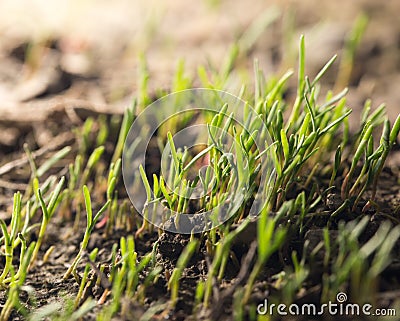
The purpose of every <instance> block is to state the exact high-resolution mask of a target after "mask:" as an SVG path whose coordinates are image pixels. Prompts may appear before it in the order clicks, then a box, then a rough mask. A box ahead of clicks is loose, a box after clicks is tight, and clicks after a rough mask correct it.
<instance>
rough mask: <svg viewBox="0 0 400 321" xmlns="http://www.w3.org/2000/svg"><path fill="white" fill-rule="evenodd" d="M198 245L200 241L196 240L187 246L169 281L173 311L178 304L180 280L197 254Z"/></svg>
mask: <svg viewBox="0 0 400 321" xmlns="http://www.w3.org/2000/svg"><path fill="white" fill-rule="evenodd" d="M197 245H198V241H197V240H196V239H193V240H191V241H190V242H189V244H188V245H186V247H185V248H184V250H183V252H182V254H181V255H180V257H179V259H178V262H177V263H176V267H175V269H174V271H173V272H172V275H171V278H170V279H169V281H168V289H169V290H171V305H170V308H171V309H173V308H174V307H175V305H176V303H177V302H178V291H179V279H180V278H181V277H182V273H183V271H184V269H185V268H186V266H187V264H188V263H189V260H190V258H191V257H192V256H193V254H194V253H195V251H196V248H197Z"/></svg>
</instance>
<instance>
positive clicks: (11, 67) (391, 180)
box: [0, 0, 400, 320]
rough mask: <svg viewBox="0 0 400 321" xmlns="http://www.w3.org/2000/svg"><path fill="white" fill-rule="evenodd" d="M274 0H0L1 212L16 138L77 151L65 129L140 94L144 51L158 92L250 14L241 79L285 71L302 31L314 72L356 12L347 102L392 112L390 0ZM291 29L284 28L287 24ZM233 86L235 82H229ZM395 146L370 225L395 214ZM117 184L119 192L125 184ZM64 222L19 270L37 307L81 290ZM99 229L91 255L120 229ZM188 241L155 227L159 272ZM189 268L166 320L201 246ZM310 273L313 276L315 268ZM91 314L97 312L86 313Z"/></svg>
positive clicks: (23, 180) (393, 9)
mask: <svg viewBox="0 0 400 321" xmlns="http://www.w3.org/2000/svg"><path fill="white" fill-rule="evenodd" d="M272 2H276V4H271V3H272ZM272 2H270V4H268V5H266V4H265V1H258V0H257V1H251V3H250V4H249V2H248V1H212V0H210V1H181V0H174V1H168V2H163V3H160V2H159V1H155V0H154V1H141V0H140V1H135V2H134V3H132V1H128V0H119V1H113V2H106V1H101V2H95V1H78V0H77V1H67V0H65V1H58V2H48V1H11V0H3V1H2V2H1V3H0V217H1V218H3V219H5V220H7V219H9V217H10V206H12V195H13V193H14V192H15V191H16V190H24V189H25V188H26V187H27V186H26V184H27V182H28V179H29V177H30V168H29V164H28V161H27V159H26V156H25V155H24V152H23V144H24V143H27V144H28V145H29V147H30V149H31V150H33V151H38V152H37V153H38V154H39V155H38V158H37V161H38V163H41V162H43V161H44V160H45V159H46V158H48V157H49V155H50V154H51V153H52V151H55V150H59V149H60V148H62V147H63V146H66V145H72V146H74V147H73V148H74V150H75V151H76V149H77V147H76V146H77V141H76V139H75V135H73V134H72V133H71V131H72V129H73V128H79V126H80V125H81V124H82V122H83V121H84V120H85V119H86V118H87V117H88V116H98V115H100V114H106V115H108V116H107V117H108V119H110V118H111V116H110V115H111V114H114V113H115V114H121V113H122V112H123V110H124V108H125V107H126V105H127V104H129V102H130V100H131V97H132V95H135V94H136V93H137V92H138V90H139V83H138V79H139V76H138V74H139V73H140V59H141V58H140V57H141V54H143V55H144V57H145V59H146V61H147V64H148V67H149V71H150V81H149V88H150V91H151V92H153V93H154V94H155V95H156V94H157V92H156V90H159V89H166V90H168V88H170V84H171V81H172V75H173V74H174V72H175V70H176V66H177V63H178V60H179V59H184V60H185V66H186V70H187V73H188V74H191V75H195V73H196V70H197V66H198V65H199V64H206V63H209V64H210V66H219V64H220V62H221V60H222V59H223V57H225V56H226V55H227V52H228V50H229V48H230V46H231V44H232V42H233V41H234V40H236V39H240V38H241V36H242V35H243V33H244V31H245V30H247V28H248V27H249V26H250V25H251V23H252V21H254V20H255V19H257V18H259V17H260V15H263V14H265V13H264V12H267V13H266V14H269V15H271V17H272V18H273V21H272V22H271V23H270V25H269V26H268V27H267V28H266V29H265V31H263V32H261V33H260V35H259V37H258V38H257V40H256V41H255V42H254V44H253V43H252V44H251V47H250V48H248V51H247V52H246V53H244V54H242V56H241V57H240V59H239V60H238V62H237V65H236V66H235V69H236V72H237V81H238V82H241V81H250V80H249V79H251V77H249V76H248V75H247V74H246V71H248V70H251V68H252V61H253V59H254V58H258V59H259V61H260V66H261V67H262V68H263V70H265V71H266V73H267V74H268V73H269V72H271V73H272V72H274V73H278V74H282V73H283V72H284V71H285V70H286V68H288V67H290V66H294V65H295V64H296V52H297V43H298V42H297V39H298V35H300V34H305V36H306V44H307V72H308V73H309V74H310V75H315V73H316V72H317V71H318V70H319V69H320V68H321V66H323V64H324V63H325V62H326V61H327V60H328V59H329V58H330V57H331V56H332V55H333V54H335V53H339V54H340V53H341V49H342V47H343V43H344V39H345V38H346V35H348V34H349V31H350V30H351V27H352V24H353V23H354V20H355V18H356V17H357V16H358V14H360V13H361V12H365V13H366V14H367V15H368V16H369V17H370V22H369V24H368V27H367V31H366V33H365V35H364V38H363V40H362V42H361V44H360V46H359V48H358V50H357V53H356V58H355V63H354V68H353V72H352V75H351V78H350V88H351V90H350V93H349V105H350V107H352V108H353V109H354V110H355V111H359V110H361V107H362V105H363V103H364V101H365V99H366V98H372V100H373V106H377V105H379V104H380V103H382V102H386V104H387V106H388V108H387V110H388V115H389V118H390V119H392V120H394V119H395V118H396V116H397V115H398V114H399V110H400V107H399V106H400V91H399V89H398V86H399V85H398V84H399V83H400V23H399V20H398V12H400V2H399V1H396V0H387V1H384V2H378V1H373V0H369V1H367V0H358V1H351V2H350V1H331V2H321V1H311V0H307V1H272ZM167 3H168V4H167ZM290 28H293V32H290V31H287V30H290ZM333 69H334V72H335V71H337V69H338V66H337V65H334V68H333ZM329 82H330V79H329V77H328V79H327V84H329V85H332V83H329ZM195 85H196V83H195ZM197 85H198V84H197ZM231 86H232V88H235V83H232V84H231ZM352 117H353V118H352V122H354V123H357V122H358V114H357V112H356V113H355V114H354V115H352ZM116 135H117V133H111V135H110V137H109V139H108V142H107V145H106V149H107V150H106V154H107V157H111V154H112V150H113V142H115V138H116ZM398 155H399V151H398V150H397V151H395V153H394V154H393V155H392V157H391V158H390V159H389V162H388V165H389V167H390V168H391V169H387V171H386V172H385V173H384V175H383V178H382V180H381V188H380V192H379V197H378V198H379V201H380V203H381V204H382V212H381V213H380V214H379V215H376V216H375V217H374V220H373V221H372V222H371V227H370V233H371V235H372V234H373V231H375V230H376V229H377V226H378V225H379V224H378V223H379V222H380V220H382V218H383V217H384V215H391V214H393V212H394V211H397V213H396V215H397V216H396V215H395V217H396V218H395V220H397V221H398V219H399V215H400V211H399V210H398V209H399V206H400V189H399V170H398V169H399V164H400V161H399V159H400V157H399V156H398ZM72 161H73V159H72V156H71V158H69V159H66V160H65V161H63V162H64V163H63V164H60V168H59V171H58V172H57V171H56V173H57V174H63V173H64V174H65V171H66V169H65V165H66V164H68V163H69V162H72ZM10 162H11V164H10ZM9 164H10V166H9ZM120 189H121V193H123V186H120ZM326 206H328V205H326ZM326 209H329V207H327V208H326ZM320 220H321V219H318V220H316V221H315V222H312V224H311V225H312V226H313V230H311V232H310V233H309V234H307V235H306V238H309V239H310V240H311V242H312V240H313V238H316V240H317V241H319V240H320V239H321V235H319V233H320V232H319V231H320V228H321V227H322V226H324V225H325V224H326V222H325V221H324V220H323V219H322V221H320ZM72 224H73V222H72V221H71V222H70V223H67V224H66V223H61V222H57V221H55V222H53V223H52V225H51V226H50V228H49V234H48V237H47V239H46V242H45V244H44V246H43V248H42V251H41V254H40V255H43V253H45V251H46V250H47V249H48V248H49V247H50V246H52V245H54V246H55V249H54V251H53V252H52V254H51V255H50V258H49V260H48V262H45V263H39V264H38V265H37V266H36V267H35V268H34V270H33V271H32V273H31V274H30V276H29V277H28V281H27V284H29V285H31V286H33V288H34V289H35V295H36V300H37V305H38V306H41V305H43V304H45V303H49V302H52V301H60V298H63V297H65V296H68V295H70V294H75V293H76V292H77V291H78V287H79V285H78V283H77V282H76V281H75V280H74V279H69V280H67V281H61V277H62V275H63V274H64V273H65V270H66V268H67V266H68V264H70V263H71V261H72V259H73V257H74V256H75V255H76V252H77V248H78V247H79V242H80V241H81V235H82V233H83V230H84V223H81V224H78V225H79V226H78V227H77V229H76V231H77V232H78V233H71V227H72ZM313 231H314V232H313ZM103 233H104V229H102V228H99V229H97V230H96V231H95V233H94V234H93V236H92V239H91V243H90V244H89V249H92V248H94V247H96V246H100V245H101V247H102V248H104V249H106V250H105V251H104V253H101V255H100V258H101V260H103V261H104V262H109V259H110V258H109V256H110V249H111V246H112V244H114V243H116V242H118V240H119V237H120V236H121V235H122V233H123V232H121V234H118V233H115V234H113V235H112V236H108V237H107V239H104V238H103V237H102V235H103ZM132 233H133V232H132ZM157 239H158V235H157V233H154V234H146V235H145V236H144V238H143V239H142V240H141V241H138V242H137V245H136V246H137V251H138V253H139V255H144V254H146V253H147V252H148V251H149V249H151V247H152V244H153V242H154V241H156V240H157ZM244 239H245V236H244ZM302 242H304V239H300V240H298V239H296V236H295V235H294V236H293V241H292V243H291V244H290V249H287V253H284V255H287V257H283V258H280V259H281V260H283V261H285V260H286V259H288V257H290V251H291V250H293V249H296V248H298V249H299V250H301V243H302ZM186 243H187V240H186V239H184V238H179V237H176V236H174V235H168V234H163V236H161V239H160V248H159V253H158V257H159V259H160V260H162V261H164V262H165V267H166V269H167V270H168V269H169V270H170V271H172V269H173V267H174V265H175V263H176V260H177V258H178V254H179V253H180V252H181V250H182V248H183V246H184V245H185V244H186ZM244 244H245V246H239V245H237V247H236V248H235V250H236V256H237V257H238V258H239V260H240V259H241V258H242V257H244V256H245V253H246V252H247V251H248V250H249V247H250V244H246V243H245V242H244ZM107 249H108V250H107ZM395 255H396V260H395V262H394V264H393V265H392V266H391V269H389V270H388V271H386V274H385V276H384V278H383V282H382V285H381V286H382V290H383V292H385V293H386V296H384V295H382V296H381V297H379V298H378V300H379V302H381V303H382V304H383V305H385V302H386V303H387V302H389V301H390V302H392V301H393V300H394V299H396V298H398V297H399V282H400V281H399V275H400V262H399V257H400V246H397V247H396V248H395ZM280 264H281V263H279V264H277V265H278V266H271V267H270V268H271V271H268V273H267V274H268V275H272V274H273V271H277V272H278V271H280V269H281V266H280ZM190 266H191V269H190V270H189V271H187V272H186V273H187V275H185V276H186V278H185V281H184V282H183V283H182V291H183V292H182V293H183V294H182V295H183V296H182V297H183V298H184V299H183V300H180V301H179V303H178V308H177V311H178V312H176V314H175V315H174V319H175V320H183V319H184V318H185V315H186V314H187V313H188V311H191V308H192V306H191V305H190V304H187V302H188V301H190V300H189V298H193V295H194V293H193V292H194V288H193V287H194V285H193V284H195V283H193V282H194V281H193V282H192V281H191V280H192V279H193V280H198V279H200V278H204V277H205V276H206V273H207V264H206V259H205V254H204V255H203V257H198V258H197V260H196V262H192V263H191V264H190ZM231 269H232V271H229V270H228V271H227V273H228V275H231V278H233V277H234V276H235V275H237V273H238V272H239V266H234V264H232V267H231ZM315 273H316V275H318V271H315ZM226 282H227V283H228V284H229V282H231V280H229V278H228V280H227V281H226ZM310 282H311V283H310V284H309V289H316V292H318V289H317V288H315V287H317V284H312V281H310ZM165 285H166V280H165V278H164V277H162V278H160V280H159V282H158V283H157V284H156V285H155V286H154V287H153V288H152V289H151V291H150V292H149V293H148V301H147V302H146V304H145V306H148V305H149V304H150V302H152V301H156V300H158V299H160V298H161V299H162V298H168V296H169V294H168V293H167V291H166V287H165ZM266 288H267V285H266V284H265V283H263V282H260V283H259V284H258V285H257V291H256V292H255V293H254V297H255V300H256V299H257V298H260V297H261V298H262V297H263V296H265V295H266V293H267V292H268V290H267V289H266ZM96 290H97V289H94V290H93V296H94V297H95V298H96V299H99V297H100V295H101V293H100V292H96ZM99 291H100V290H99ZM313 295H315V293H314V292H313V291H312V290H310V291H309V292H307V293H306V294H305V295H304V297H302V298H301V299H303V300H305V302H307V299H309V300H311V299H312V297H313ZM4 300H5V293H4V292H1V293H0V302H1V303H2V302H4ZM26 300H27V298H26ZM385 300H386V301H385ZM227 301H229V299H227ZM130 304H131V303H130ZM226 306H227V308H226V311H225V310H224V309H222V307H221V306H218V309H219V310H218V309H216V310H215V311H214V312H213V313H214V316H215V320H217V319H218V318H220V315H219V312H221V314H222V315H224V314H226V315H229V313H230V309H231V308H230V306H231V304H230V302H227V304H226ZM128 309H129V310H130V311H132V314H127V315H126V316H125V318H126V319H127V320H136V318H137V316H138V315H141V309H142V307H139V306H128ZM135 313H137V314H135ZM13 318H14V319H15V320H17V319H18V316H17V315H16V314H14V315H13ZM90 318H93V319H94V314H91V315H90V317H88V319H90Z"/></svg>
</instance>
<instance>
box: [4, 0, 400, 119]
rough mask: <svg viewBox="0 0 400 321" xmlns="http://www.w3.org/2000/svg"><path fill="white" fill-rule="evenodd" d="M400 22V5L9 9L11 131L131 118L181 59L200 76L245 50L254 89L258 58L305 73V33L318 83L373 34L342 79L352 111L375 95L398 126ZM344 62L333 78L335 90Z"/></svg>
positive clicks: (36, 0)
mask: <svg viewBox="0 0 400 321" xmlns="http://www.w3.org/2000/svg"><path fill="white" fill-rule="evenodd" d="M399 12H400V2H399V1H398V0H385V1H375V0H353V1H344V0H338V1H317V0H301V1H300V0H299V1H295V0H292V1H289V0H287V1H277V0H275V1H261V0H252V1H250V2H249V1H232V0H203V1H193V0H170V1H157V0H135V1H132V0H115V1H106V0H97V1H94V0H83V1H82V0H57V1H47V0H1V1H0V122H1V121H2V122H3V126H4V123H5V122H6V121H18V120H19V121H31V120H35V119H36V118H37V119H40V110H41V109H45V108H51V106H52V105H54V104H56V103H59V102H60V101H62V102H65V101H68V100H71V99H72V100H76V99H78V100H80V101H81V103H82V101H86V102H90V103H92V104H95V105H96V104H97V105H101V106H107V107H106V108H111V110H114V111H115V112H120V111H121V110H122V108H124V107H125V106H126V104H127V102H128V101H130V99H131V97H132V95H135V94H136V93H137V91H138V88H139V87H140V85H141V84H140V81H139V79H143V70H144V66H145V65H147V68H148V74H149V78H148V79H149V80H148V87H149V88H150V91H151V92H153V91H154V92H156V91H157V90H160V89H165V90H168V89H169V88H171V82H172V81H173V76H174V73H175V71H176V69H177V65H178V63H179V61H180V60H181V59H182V60H183V61H184V64H185V73H186V74H187V75H188V76H189V77H193V78H196V75H197V72H198V66H199V65H204V66H206V68H207V69H208V70H213V69H217V70H218V69H219V68H220V66H221V64H223V62H224V61H225V60H226V59H227V58H226V57H227V56H229V54H230V52H231V48H232V44H233V43H234V42H237V43H238V44H239V57H238V59H237V60H236V62H235V66H234V68H235V75H236V78H234V79H236V80H235V81H237V82H238V83H243V82H244V81H249V82H251V78H252V75H251V72H252V68H253V60H254V58H257V59H258V61H259V64H260V67H261V68H262V69H263V70H264V71H265V73H266V75H267V77H268V75H272V74H273V73H276V74H277V75H282V74H283V73H284V72H285V71H286V70H287V69H288V68H290V67H296V64H297V50H298V49H297V48H298V39H299V36H300V34H304V35H305V37H306V49H307V52H306V63H307V69H306V72H307V74H309V75H310V76H311V77H312V76H315V74H316V73H317V72H318V70H319V69H320V68H321V67H322V66H323V65H324V64H325V62H326V61H328V60H329V59H330V58H331V57H332V56H333V55H334V54H338V55H339V58H343V57H341V55H342V54H343V48H345V47H346V43H347V46H348V47H349V46H351V40H352V36H354V34H352V30H353V31H354V28H360V29H363V28H364V27H365V28H366V29H365V30H364V29H363V30H364V32H362V37H361V38H360V41H359V42H358V43H357V41H356V43H357V48H356V50H355V53H354V57H350V58H351V59H350V61H353V62H354V65H353V68H351V70H350V71H349V75H347V76H346V75H345V77H344V81H342V82H345V81H348V83H349V85H350V87H351V90H350V93H349V106H350V107H351V108H354V109H355V110H359V109H360V108H361V106H362V105H363V103H364V101H365V99H366V98H368V97H370V98H372V99H373V106H377V105H379V104H380V103H382V102H386V104H387V106H388V114H389V116H390V118H391V119H394V118H395V117H396V116H397V115H398V113H399V110H400V107H399V106H400V90H399V88H398V87H399V86H400V20H399V17H398V13H399ZM365 22H367V24H366V25H365ZM361 31H362V30H361ZM353 40H354V39H353ZM349 43H350V45H349ZM348 49H349V48H348ZM340 61H341V59H338V60H337V61H336V62H335V64H334V66H333V68H332V72H330V73H329V74H328V75H327V78H326V80H325V82H326V84H327V85H329V86H335V82H336V81H335V79H336V74H337V72H338V70H339V69H340ZM294 79H295V77H294ZM235 81H232V84H231V85H232V88H233V87H235ZM193 85H194V86H196V85H197V86H198V85H201V84H200V83H196V81H195V82H194V84H193ZM338 85H341V84H340V83H339V84H338V83H337V82H336V87H335V88H336V89H337V91H338V90H339V88H338V87H337V86H338ZM36 112H37V113H36ZM35 117H36V118H35Z"/></svg>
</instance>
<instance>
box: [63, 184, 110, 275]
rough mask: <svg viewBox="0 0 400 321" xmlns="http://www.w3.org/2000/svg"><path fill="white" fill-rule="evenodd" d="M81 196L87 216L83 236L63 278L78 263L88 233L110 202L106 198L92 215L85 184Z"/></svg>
mask: <svg viewBox="0 0 400 321" xmlns="http://www.w3.org/2000/svg"><path fill="white" fill-rule="evenodd" d="M83 196H84V199H85V206H86V218H87V222H86V230H85V235H84V236H83V240H82V243H81V247H80V249H79V252H78V254H77V256H76V257H75V259H74V261H73V262H72V264H71V266H70V267H69V269H68V270H67V272H66V273H65V274H64V277H63V279H64V280H66V279H68V277H69V276H70V275H71V273H72V272H73V271H74V270H75V269H76V266H77V265H78V263H79V261H80V259H81V257H82V253H83V251H85V250H86V248H87V245H88V243H89V239H90V235H91V233H92V231H93V229H94V227H95V225H96V223H97V221H98V220H99V218H100V216H101V215H102V214H103V213H104V212H105V211H106V210H107V208H108V206H109V204H110V202H111V201H110V200H108V201H107V202H106V204H104V205H103V207H102V208H101V209H100V210H99V211H98V212H97V213H96V215H95V216H94V217H93V211H92V201H91V198H90V192H89V189H88V188H87V186H86V185H84V186H83Z"/></svg>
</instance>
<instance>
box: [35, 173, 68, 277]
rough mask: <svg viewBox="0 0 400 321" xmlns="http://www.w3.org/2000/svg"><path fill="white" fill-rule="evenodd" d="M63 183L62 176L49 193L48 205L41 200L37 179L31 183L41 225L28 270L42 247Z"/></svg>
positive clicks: (63, 178) (59, 199)
mask: <svg viewBox="0 0 400 321" xmlns="http://www.w3.org/2000/svg"><path fill="white" fill-rule="evenodd" d="M64 182H65V177H64V176H63V177H62V178H61V180H60V182H59V183H58V184H57V186H56V188H55V189H54V191H53V192H52V193H51V197H50V201H49V203H48V205H46V203H45V201H44V199H43V195H42V191H41V189H40V188H39V181H38V179H37V178H35V179H34V181H33V186H34V192H35V195H36V199H37V201H38V202H39V204H40V207H41V208H42V224H41V225H40V230H39V235H38V239H37V242H36V246H35V249H34V251H33V254H32V259H31V262H30V264H29V268H28V270H29V269H31V268H32V267H33V264H34V263H35V260H36V258H37V255H38V253H39V249H40V246H41V245H42V242H43V239H44V237H45V233H46V229H47V225H48V224H49V222H50V219H51V218H52V216H53V214H54V212H55V210H56V208H57V206H58V204H59V202H60V201H61V198H60V195H61V190H62V188H63V186H64Z"/></svg>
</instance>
